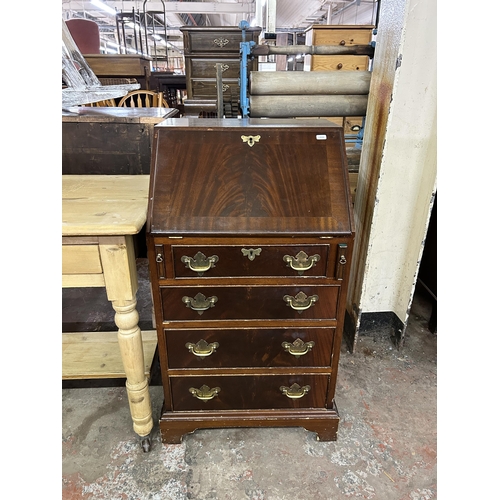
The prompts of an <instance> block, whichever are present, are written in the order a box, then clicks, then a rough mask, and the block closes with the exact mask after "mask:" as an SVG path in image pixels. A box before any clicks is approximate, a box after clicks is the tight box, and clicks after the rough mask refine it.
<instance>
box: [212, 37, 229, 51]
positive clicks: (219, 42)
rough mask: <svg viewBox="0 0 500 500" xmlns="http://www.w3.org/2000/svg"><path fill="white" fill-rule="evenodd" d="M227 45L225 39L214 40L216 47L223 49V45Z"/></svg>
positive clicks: (227, 41)
mask: <svg viewBox="0 0 500 500" xmlns="http://www.w3.org/2000/svg"><path fill="white" fill-rule="evenodd" d="M228 43H229V40H228V39H227V38H222V37H220V38H214V44H215V45H217V47H220V48H222V47H224V46H225V45H227V44H228Z"/></svg>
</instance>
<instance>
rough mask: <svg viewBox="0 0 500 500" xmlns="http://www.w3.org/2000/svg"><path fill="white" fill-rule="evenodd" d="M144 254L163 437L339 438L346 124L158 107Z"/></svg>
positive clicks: (347, 207) (348, 216)
mask: <svg viewBox="0 0 500 500" xmlns="http://www.w3.org/2000/svg"><path fill="white" fill-rule="evenodd" d="M154 141H155V142H154V148H153V151H154V152H153V164H152V168H151V179H150V201H149V208H148V221H147V241H148V258H149V266H150V273H151V283H152V292H153V303H154V308H155V318H156V326H157V333H158V349H159V354H160V363H161V370H162V382H163V388H164V405H163V410H162V415H161V419H160V430H161V436H162V440H163V441H164V442H167V443H178V442H180V440H181V438H182V436H183V435H184V434H186V433H188V432H192V431H194V430H196V429H199V428H217V427H249V426H256V427H265V426H267V427H281V426H302V427H305V428H306V429H308V430H311V431H313V432H316V433H317V435H318V439H321V440H335V439H336V436H337V428H338V422H339V415H338V412H337V407H336V404H335V399H334V398H335V383H336V378H337V366H338V361H339V354H340V346H341V341H342V330H343V323H344V311H345V300H346V292H347V283H348V277H349V268H350V264H351V254H352V242H353V237H354V225H353V217H352V208H351V201H350V193H349V182H348V171H347V164H346V155H345V145H344V137H343V131H342V128H341V127H339V126H336V125H334V124H332V123H331V122H328V121H326V120H307V121H306V120H293V119H292V120H271V119H269V120H264V119H251V118H250V119H223V120H217V119H194V118H191V119H190V118H179V119H167V120H165V121H164V122H162V123H161V124H159V125H157V126H156V127H155V138H154Z"/></svg>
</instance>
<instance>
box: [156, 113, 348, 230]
mask: <svg viewBox="0 0 500 500" xmlns="http://www.w3.org/2000/svg"><path fill="white" fill-rule="evenodd" d="M242 123H244V126H242ZM284 123H286V124H287V125H288V126H287V128H283V124H284ZM156 130H157V139H156V143H155V158H154V160H153V161H154V162H155V168H156V170H157V171H156V179H155V183H154V187H153V192H152V195H153V203H151V204H150V210H152V212H151V213H152V218H151V231H152V232H153V233H158V232H159V233H167V234H219V235H220V234H233V235H238V234H254V235H255V234H274V235H283V234H293V235H299V234H302V235H305V234H316V235H323V234H328V235H331V234H333V233H350V232H351V230H352V225H351V223H352V218H351V217H352V216H351V212H350V207H349V206H348V203H347V201H348V191H347V189H346V182H347V167H346V156H345V145H344V140H343V134H342V129H341V128H339V127H336V126H335V125H333V124H331V123H330V122H328V121H326V120H321V121H319V120H273V119H269V120H259V119H252V118H250V119H246V120H244V122H242V120H235V119H224V120H216V119H196V120H194V119H191V120H190V119H188V118H180V119H177V120H171V119H167V120H165V121H164V122H162V123H161V124H159V125H158V126H157V127H156ZM249 136H252V137H256V138H257V136H258V138H257V139H256V140H255V142H252V143H251V144H252V146H250V145H249V143H248V137H249ZM214 158H217V162H216V163H214V160H213V159H214ZM174 179H175V182H174V181H173V180H174ZM222 179H223V180H222ZM325 179H328V182H324V180H325ZM334 214H335V215H334Z"/></svg>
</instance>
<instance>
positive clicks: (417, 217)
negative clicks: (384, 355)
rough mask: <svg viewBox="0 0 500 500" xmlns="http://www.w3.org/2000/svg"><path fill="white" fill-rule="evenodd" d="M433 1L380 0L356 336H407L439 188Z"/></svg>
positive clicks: (354, 282)
mask: <svg viewBox="0 0 500 500" xmlns="http://www.w3.org/2000/svg"><path fill="white" fill-rule="evenodd" d="M436 86H437V85H436V5H435V2H434V1H433V0H385V1H384V2H382V3H381V11H380V21H379V27H378V33H377V43H376V49H375V57H374V64H373V74H372V83H371V87H370V97H369V102H368V109H367V118H366V126H365V133H364V142H363V151H362V154H361V159H360V168H359V179H358V186H357V192H356V202H355V221H356V231H357V235H356V241H355V256H354V262H353V268H354V270H353V275H352V278H351V286H350V288H349V299H348V312H349V316H350V319H351V322H350V325H351V330H352V331H351V332H350V333H349V332H348V338H349V335H350V336H351V337H350V339H351V342H352V346H353V347H354V346H355V341H356V337H357V335H358V334H359V333H361V334H362V333H365V332H368V331H369V330H370V329H371V328H377V329H378V330H380V328H381V327H382V328H387V329H388V332H389V334H390V335H391V337H393V338H394V340H395V342H396V343H397V344H401V342H402V341H403V340H404V332H405V328H406V323H407V320H408V311H409V308H410V306H411V302H412V299H413V293H414V289H415V284H416V279H417V273H418V266H419V261H420V258H421V254H422V250H423V244H424V242H425V236H426V231H427V225H428V221H429V217H430V211H431V208H432V203H433V200H434V193H435V188H436V167H437V160H436V155H437V145H436Z"/></svg>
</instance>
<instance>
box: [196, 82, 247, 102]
mask: <svg viewBox="0 0 500 500" xmlns="http://www.w3.org/2000/svg"><path fill="white" fill-rule="evenodd" d="M191 87H192V90H193V98H197V97H205V98H206V97H217V81H216V79H215V78H214V79H213V80H208V79H207V80H198V79H196V78H193V79H192V81H191ZM239 92H240V86H239V84H238V80H234V79H233V80H222V94H223V95H235V96H236V95H238V94H239Z"/></svg>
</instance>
